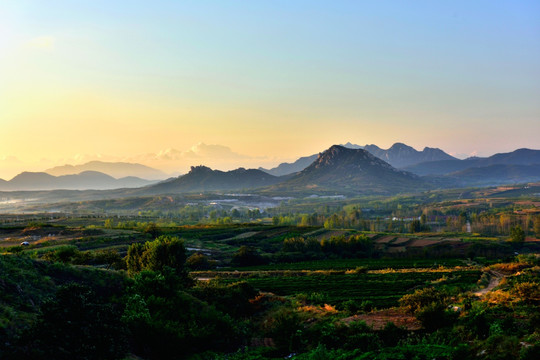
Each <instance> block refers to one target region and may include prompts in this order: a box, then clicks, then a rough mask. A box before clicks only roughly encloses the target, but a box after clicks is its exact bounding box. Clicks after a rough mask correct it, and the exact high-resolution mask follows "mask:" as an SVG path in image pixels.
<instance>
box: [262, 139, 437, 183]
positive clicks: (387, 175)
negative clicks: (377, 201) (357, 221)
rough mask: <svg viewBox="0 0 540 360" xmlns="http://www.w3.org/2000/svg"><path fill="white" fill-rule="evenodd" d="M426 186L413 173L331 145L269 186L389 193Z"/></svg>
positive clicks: (357, 152) (359, 151) (369, 156)
mask: <svg viewBox="0 0 540 360" xmlns="http://www.w3.org/2000/svg"><path fill="white" fill-rule="evenodd" d="M427 187H428V186H427V184H426V183H425V182H424V181H423V180H421V179H420V178H418V177H417V176H415V175H413V174H411V173H408V172H405V171H401V170H398V169H396V168H394V167H392V166H391V165H389V164H388V163H386V162H384V161H382V160H381V159H379V158H377V157H375V156H373V155H372V154H370V153H368V152H367V151H365V150H362V149H348V148H345V147H343V146H339V145H334V146H332V147H330V148H329V149H328V150H326V151H324V152H323V153H321V154H319V156H318V158H317V160H316V161H315V162H313V163H312V164H311V165H310V166H308V167H307V168H306V169H304V170H302V171H301V172H300V173H298V174H296V175H295V176H294V177H293V178H291V179H289V180H287V181H285V182H283V183H281V184H278V185H275V186H273V187H271V188H270V189H271V190H272V191H287V190H289V191H310V192H318V191H326V192H327V191H333V192H337V193H362V194H369V193H377V194H390V193H399V192H415V191H418V190H420V189H425V188H427Z"/></svg>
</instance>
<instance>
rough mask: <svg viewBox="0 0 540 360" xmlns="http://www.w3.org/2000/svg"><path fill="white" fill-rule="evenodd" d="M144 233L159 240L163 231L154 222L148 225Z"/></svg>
mask: <svg viewBox="0 0 540 360" xmlns="http://www.w3.org/2000/svg"><path fill="white" fill-rule="evenodd" d="M143 232H144V233H145V234H150V236H152V238H153V239H155V238H157V237H158V236H159V235H160V234H161V230H160V229H159V227H158V226H157V225H156V224H155V223H153V222H151V223H148V225H146V227H145V228H144V231H143Z"/></svg>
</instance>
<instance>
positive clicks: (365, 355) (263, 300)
mask: <svg viewBox="0 0 540 360" xmlns="http://www.w3.org/2000/svg"><path fill="white" fill-rule="evenodd" d="M432 195H433V194H432ZM435 195H436V196H443V195H441V194H435ZM481 195H482V196H485V195H486V194H481ZM430 196H431V195H430ZM439 200H440V201H439V202H432V203H429V204H427V203H425V204H424V205H418V204H419V203H418V202H417V203H416V204H417V205H413V204H412V201H413V200H412V199H411V198H402V199H399V204H397V203H395V202H392V201H394V200H392V201H390V200H389V202H386V203H385V202H384V201H382V200H373V199H372V200H366V201H370V202H371V203H370V205H369V206H371V207H370V208H369V209H371V210H370V211H367V209H368V208H367V206H368V205H366V204H360V205H358V204H357V205H353V204H350V203H349V204H344V203H336V204H334V205H332V201H326V202H327V204H326V205H325V206H328V208H320V209H319V208H317V206H318V205H316V206H314V207H312V209H315V211H316V212H317V213H318V214H319V215H317V216H314V215H313V216H312V215H309V217H307V218H306V216H307V215H306V214H304V215H302V211H303V209H304V206H307V205H306V203H295V202H292V203H290V204H282V205H281V206H280V207H278V208H275V209H273V210H267V213H266V214H265V213H264V212H261V211H258V210H257V211H254V210H249V211H250V212H249V213H248V212H247V211H248V210H242V209H239V210H238V209H237V211H236V212H234V213H233V210H232V209H229V210H226V209H222V210H219V211H217V210H216V209H215V208H214V209H213V210H210V209H206V210H210V211H216V212H215V213H213V215H212V216H209V217H208V218H206V217H204V215H201V218H200V219H199V220H193V219H196V216H193V217H192V220H193V221H192V220H189V221H187V222H186V221H182V220H181V219H180V218H174V217H171V216H169V215H171V214H166V213H161V214H159V213H152V214H148V213H141V214H139V215H129V216H127V215H120V214H117V215H118V216H114V217H111V216H109V217H103V216H94V215H82V214H75V215H69V216H67V215H65V214H55V215H39V214H33V215H5V216H1V217H0V222H1V223H2V226H1V227H0V235H1V237H0V247H1V249H2V250H1V252H2V254H1V255H0V339H1V340H0V358H2V359H45V358H47V359H49V358H54V359H74V358H76V359H131V358H141V359H282V358H286V357H287V358H294V359H300V360H302V359H343V360H345V359H381V360H382V359H386V360H389V359H460V360H467V359H537V358H539V357H540V312H539V311H538V308H539V305H540V289H539V287H540V261H539V258H538V254H539V253H540V247H539V242H538V240H537V239H536V238H537V237H538V235H539V234H540V229H537V228H536V224H537V216H538V215H536V213H535V211H536V207H535V205H534V206H532V207H530V205H526V204H530V203H527V202H523V201H516V200H504V201H503V200H501V199H498V200H494V201H493V202H492V203H493V204H495V205H489V204H487V203H486V204H480V202H478V204H477V203H476V200H474V203H467V205H470V206H468V207H467V210H466V211H463V207H461V206H459V204H458V203H456V202H450V203H445V201H446V200H445V199H439ZM309 201H311V200H309ZM309 201H308V202H309ZM414 201H418V199H417V200H414ZM460 203H461V200H460ZM311 205H313V204H311ZM398 205H400V206H398ZM456 206H457V207H456ZM484 207H485V208H484ZM436 208H437V209H439V210H437V211H440V214H439V215H436V214H435V213H433V212H430V211H434V209H436ZM362 209H363V210H362ZM390 209H393V210H390ZM418 209H422V210H421V213H420V215H421V214H424V215H425V216H420V215H419V214H418V213H416V212H417V211H418ZM430 209H431V210H430ZM482 209H483V210H482ZM527 209H528V211H525V210H527ZM206 210H204V211H206ZM204 211H203V212H202V213H201V214H204ZM220 211H225V213H220ZM387 211H390V214H393V215H398V216H400V220H397V221H395V220H391V218H390V220H388V219H386V220H385V218H384V217H383V216H384V214H385V212H386V214H388V212H387ZM272 212H273V213H272ZM285 212H288V215H287V214H285ZM312 214H313V213H312ZM351 214H352V216H353V217H350V216H351ZM462 214H464V215H462ZM223 215H227V216H230V220H226V221H224V220H223V219H224V217H223ZM334 215H335V216H334ZM412 215H414V216H413V217H411V218H409V220H403V219H405V216H412ZM417 215H418V216H417ZM246 216H249V219H250V220H249V221H250V222H244V220H246V219H245V218H244V217H246ZM437 216H441V218H440V219H439V220H436V219H435V218H436V217H437ZM490 216H493V219H492V220H489V221H486V222H485V225H483V226H484V227H483V228H480V227H478V228H475V226H476V225H475V224H479V223H480V222H481V221H483V220H479V219H490ZM346 218H349V219H353V218H357V220H358V221H357V222H356V223H354V222H353V223H347V222H343V221H342V220H343V219H346ZM377 218H379V219H377ZM220 219H221V220H220ZM291 219H296V220H294V221H292V220H291ZM309 219H311V220H309ZM328 219H332V220H331V221H332V223H328V222H327V220H328ZM449 219H450V220H449ZM312 220H313V221H312ZM355 221H356V220H355ZM456 221H457V222H456ZM490 221H491V222H492V223H493V224H494V225H493V226H491V225H489V224H490ZM217 223H219V224H217ZM467 223H469V225H470V226H471V227H472V228H473V230H471V232H468V231H467V229H466V228H467ZM495 223H496V224H495ZM358 224H360V225H358ZM366 224H367V225H366ZM388 224H392V228H391V229H390V228H389V227H388ZM441 224H444V225H441ZM357 225H358V226H357ZM396 225H399V226H396ZM441 226H443V227H444V228H441ZM475 230H479V231H478V232H475ZM520 230H521V231H520ZM537 230H538V232H537ZM23 242H26V243H27V245H26V244H25V245H21V244H22V243H23ZM81 339H84V341H82V340H81Z"/></svg>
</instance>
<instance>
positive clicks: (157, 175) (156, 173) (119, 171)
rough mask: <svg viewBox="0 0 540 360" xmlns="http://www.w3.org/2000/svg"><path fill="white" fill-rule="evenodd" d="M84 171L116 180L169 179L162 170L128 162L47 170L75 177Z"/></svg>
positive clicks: (53, 173)
mask: <svg viewBox="0 0 540 360" xmlns="http://www.w3.org/2000/svg"><path fill="white" fill-rule="evenodd" d="M84 171H97V172H101V173H104V174H107V175H110V176H112V177H114V178H117V179H119V178H123V177H127V176H135V177H139V178H142V179H147V180H163V179H166V178H168V176H167V174H165V173H164V172H163V171H161V170H157V169H154V168H151V167H149V166H146V165H142V164H135V163H126V162H105V161H90V162H87V163H85V164H82V165H63V166H56V167H53V168H50V169H47V170H45V171H44V172H46V173H47V174H50V175H53V176H62V175H75V174H80V173H81V172H84Z"/></svg>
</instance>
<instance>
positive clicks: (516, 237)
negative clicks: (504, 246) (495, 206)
mask: <svg viewBox="0 0 540 360" xmlns="http://www.w3.org/2000/svg"><path fill="white" fill-rule="evenodd" d="M510 241H512V242H514V243H522V242H524V241H525V231H523V229H522V228H521V226H514V227H512V228H511V229H510Z"/></svg>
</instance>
